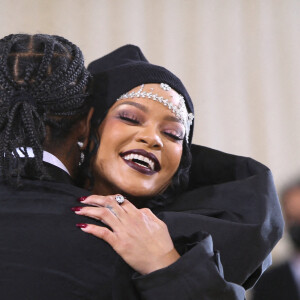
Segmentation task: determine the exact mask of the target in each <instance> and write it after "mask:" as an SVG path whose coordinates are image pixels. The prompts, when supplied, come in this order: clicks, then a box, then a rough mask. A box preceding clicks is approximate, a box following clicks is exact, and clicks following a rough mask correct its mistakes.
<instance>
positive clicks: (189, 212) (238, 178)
mask: <svg viewBox="0 0 300 300" xmlns="http://www.w3.org/2000/svg"><path fill="white" fill-rule="evenodd" d="M171 200H172V201H171V203H169V204H167V205H166V206H165V207H163V208H162V209H161V210H160V209H157V210H156V214H157V216H158V217H159V218H160V219H162V220H163V221H164V222H165V223H166V224H167V226H168V229H169V232H170V235H171V237H172V239H173V240H176V239H177V238H178V237H180V236H188V235H191V234H193V233H195V232H198V231H205V232H208V233H209V234H210V235H211V236H212V239H213V242H214V250H217V251H219V252H220V255H221V261H222V265H223V268H224V278H225V279H226V281H227V282H233V283H236V284H238V285H241V286H243V287H244V288H245V289H248V288H251V287H252V286H253V285H254V284H255V282H256V281H257V280H258V278H259V276H260V275H261V274H262V273H263V272H264V270H265V269H266V268H267V267H268V266H269V265H270V264H271V256H270V252H271V251H272V249H273V247H274V246H275V245H276V243H277V242H278V240H279V239H280V238H281V236H282V233H283V218H282V214H281V209H280V205H279V201H278V197H277V194H276V189H275V186H274V183H273V178H272V174H271V172H270V170H269V169H268V168H267V167H265V166H264V165H262V164H260V163H258V162H256V161H254V160H252V159H250V158H246V157H239V156H235V155H230V154H226V153H223V152H220V151H216V150H212V149H209V148H205V147H200V146H194V148H193V168H192V173H191V180H190V186H189V188H188V190H187V191H185V192H184V193H181V194H178V195H176V196H174V197H173V198H172V199H171Z"/></svg>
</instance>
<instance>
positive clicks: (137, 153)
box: [120, 149, 161, 175]
mask: <svg viewBox="0 0 300 300" xmlns="http://www.w3.org/2000/svg"><path fill="white" fill-rule="evenodd" d="M120 156H121V157H122V158H123V160H124V161H125V163H126V164H127V165H128V166H129V167H131V168H133V169H135V170H136V171H138V172H140V173H142V174H146V175H153V174H155V173H156V172H159V171H160V169H161V167H160V163H159V161H158V159H157V158H156V156H155V155H154V154H153V153H150V152H147V151H145V150H143V149H132V150H129V151H126V152H123V153H121V154H120Z"/></svg>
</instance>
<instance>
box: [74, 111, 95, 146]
mask: <svg viewBox="0 0 300 300" xmlns="http://www.w3.org/2000/svg"><path fill="white" fill-rule="evenodd" d="M93 113H94V108H93V107H92V108H91V109H90V110H89V112H88V114H87V115H86V117H85V118H83V119H82V120H80V122H79V124H78V133H79V134H78V136H79V137H78V140H79V141H80V142H82V143H83V145H82V147H81V149H85V148H86V146H87V145H88V142H89V136H90V130H91V119H92V116H93Z"/></svg>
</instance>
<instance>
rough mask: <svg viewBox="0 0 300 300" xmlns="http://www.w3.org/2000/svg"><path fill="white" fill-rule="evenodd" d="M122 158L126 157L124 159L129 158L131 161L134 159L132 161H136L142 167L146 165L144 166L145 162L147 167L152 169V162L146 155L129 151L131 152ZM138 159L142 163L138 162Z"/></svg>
mask: <svg viewBox="0 0 300 300" xmlns="http://www.w3.org/2000/svg"><path fill="white" fill-rule="evenodd" d="M123 158H124V159H126V160H131V161H133V160H135V161H134V163H136V164H138V165H140V166H142V167H147V166H146V164H147V165H148V167H149V168H150V169H151V170H152V171H154V162H153V161H152V160H151V159H149V158H148V157H145V156H143V155H139V154H133V153H131V154H128V155H125V156H124V157H123ZM139 161H140V162H143V163H140V162H139ZM145 163H146V164H145Z"/></svg>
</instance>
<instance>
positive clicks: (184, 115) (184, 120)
mask: <svg viewBox="0 0 300 300" xmlns="http://www.w3.org/2000/svg"><path fill="white" fill-rule="evenodd" d="M144 86H145V85H144V84H142V85H141V87H140V89H139V90H138V91H137V92H128V93H125V94H123V95H121V96H120V97H119V98H118V99H117V101H118V100H122V99H132V98H148V99H151V100H154V101H157V102H159V103H161V104H163V105H164V106H167V107H168V108H169V109H170V110H171V111H172V112H173V113H174V114H175V116H176V117H177V118H178V120H179V121H180V123H181V124H183V126H184V127H185V138H186V141H187V143H188V142H189V133H190V126H191V125H192V123H193V119H194V115H193V114H192V113H188V110H187V108H186V105H185V101H184V98H183V96H182V95H180V94H178V95H179V104H178V105H174V104H173V103H172V102H170V101H169V100H168V99H164V97H161V96H159V95H158V94H153V92H152V91H150V92H145V91H144ZM160 87H161V88H162V89H163V90H164V91H169V90H171V87H170V86H169V85H168V84H166V83H161V84H160Z"/></svg>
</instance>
